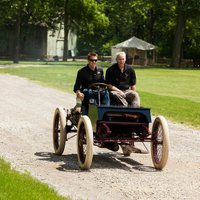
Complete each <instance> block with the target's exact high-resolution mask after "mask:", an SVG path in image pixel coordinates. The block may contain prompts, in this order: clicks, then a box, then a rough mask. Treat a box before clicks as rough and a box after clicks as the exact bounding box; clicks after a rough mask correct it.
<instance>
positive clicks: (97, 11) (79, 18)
mask: <svg viewBox="0 0 200 200" xmlns="http://www.w3.org/2000/svg"><path fill="white" fill-rule="evenodd" d="M108 24H109V19H108V18H107V17H106V15H105V14H104V5H103V4H101V3H98V2H97V1H95V0H65V2H64V33H65V34H64V52H63V60H67V58H68V33H69V31H70V29H72V30H73V29H76V31H77V32H78V31H80V30H87V32H88V34H90V33H94V31H95V28H96V27H104V28H106V27H107V26H108Z"/></svg>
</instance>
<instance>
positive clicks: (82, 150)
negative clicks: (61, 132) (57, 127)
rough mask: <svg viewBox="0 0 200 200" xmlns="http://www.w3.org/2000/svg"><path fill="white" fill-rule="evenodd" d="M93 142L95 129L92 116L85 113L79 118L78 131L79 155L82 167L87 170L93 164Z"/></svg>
mask: <svg viewBox="0 0 200 200" xmlns="http://www.w3.org/2000/svg"><path fill="white" fill-rule="evenodd" d="M83 137H84V138H83ZM93 142H94V138H93V129H92V124H91V121H90V118H89V117H88V116H87V115H83V116H81V117H80V119H79V123H78V131H77V152H78V154H77V156H78V163H79V167H80V168H81V169H84V170H87V169H89V168H90V166H91V164H92V159H93Z"/></svg>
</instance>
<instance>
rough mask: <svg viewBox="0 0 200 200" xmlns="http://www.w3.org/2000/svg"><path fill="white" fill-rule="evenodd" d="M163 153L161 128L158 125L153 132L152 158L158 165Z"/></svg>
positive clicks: (158, 124)
mask: <svg viewBox="0 0 200 200" xmlns="http://www.w3.org/2000/svg"><path fill="white" fill-rule="evenodd" d="M162 152H163V128H162V126H161V124H160V123H158V122H157V123H156V124H155V129H154V132H153V156H154V160H155V162H156V163H160V162H161V159H162Z"/></svg>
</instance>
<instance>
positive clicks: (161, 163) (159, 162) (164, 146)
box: [151, 116, 169, 170]
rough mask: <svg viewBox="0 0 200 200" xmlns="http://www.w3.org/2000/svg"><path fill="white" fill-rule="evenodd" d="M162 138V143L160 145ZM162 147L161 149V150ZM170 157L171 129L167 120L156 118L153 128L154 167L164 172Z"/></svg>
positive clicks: (152, 153) (161, 117)
mask: <svg viewBox="0 0 200 200" xmlns="http://www.w3.org/2000/svg"><path fill="white" fill-rule="evenodd" d="M158 134H159V135H158ZM159 137H161V139H162V143H161V144H158V142H159V141H158V140H159V139H160V138H159ZM160 147H161V148H160ZM168 155H169V129H168V124H167V121H166V119H165V118H164V117H163V116H158V117H156V118H155V120H154V122H153V126H152V143H151V157H152V161H153V164H154V167H155V168H156V169H158V170H162V169H163V168H164V167H165V165H166V163H167V160H168Z"/></svg>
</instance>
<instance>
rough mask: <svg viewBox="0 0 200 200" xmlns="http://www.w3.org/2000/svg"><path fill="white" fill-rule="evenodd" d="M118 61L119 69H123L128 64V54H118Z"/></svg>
mask: <svg viewBox="0 0 200 200" xmlns="http://www.w3.org/2000/svg"><path fill="white" fill-rule="evenodd" d="M116 61H117V64H118V66H119V68H123V67H124V65H125V62H126V53H125V52H123V51H122V52H117V53H116Z"/></svg>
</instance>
